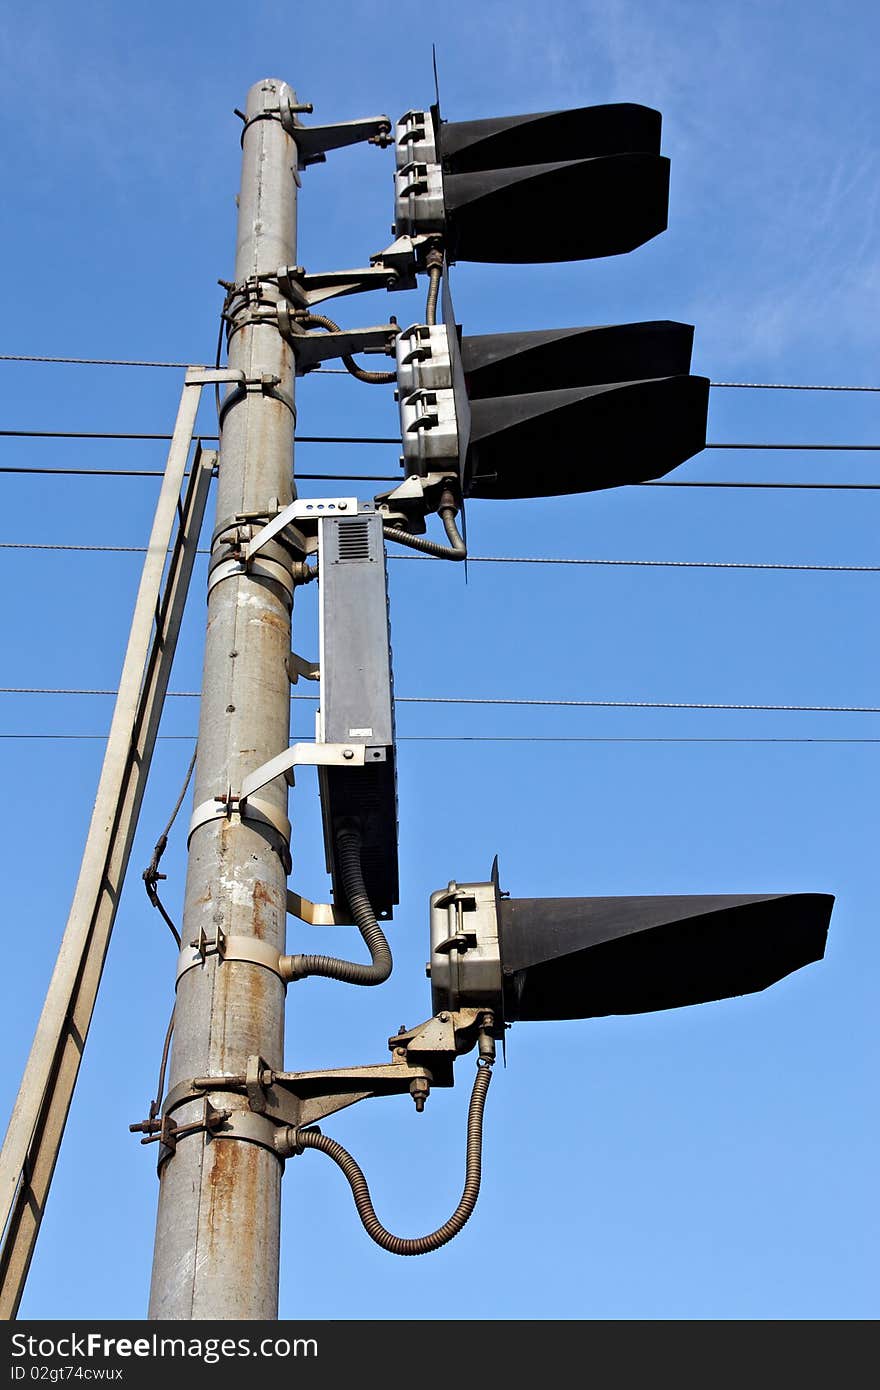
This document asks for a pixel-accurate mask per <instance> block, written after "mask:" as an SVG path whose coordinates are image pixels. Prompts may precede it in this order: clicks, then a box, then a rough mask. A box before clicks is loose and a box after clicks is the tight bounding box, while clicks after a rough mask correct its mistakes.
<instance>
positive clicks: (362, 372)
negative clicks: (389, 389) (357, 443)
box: [303, 314, 398, 444]
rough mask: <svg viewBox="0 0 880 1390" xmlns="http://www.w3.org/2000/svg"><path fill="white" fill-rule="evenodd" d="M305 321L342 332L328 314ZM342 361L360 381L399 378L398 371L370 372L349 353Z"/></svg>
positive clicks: (385, 382) (382, 381)
mask: <svg viewBox="0 0 880 1390" xmlns="http://www.w3.org/2000/svg"><path fill="white" fill-rule="evenodd" d="M303 322H304V327H306V328H324V329H326V330H327V332H328V333H339V332H340V328H339V324H338V323H334V322H333V320H332V319H330V318H328V317H327V315H326V314H309V316H308V318H307V319H305V320H304V321H303ZM342 362H343V365H344V367H345V370H346V371H347V372H349V373H350V375H351V376H353V377H356V378H357V380H358V381H366V382H368V383H369V384H370V385H371V386H389V385H390V384H391V383H392V382H393V381H396V380H397V372H396V371H395V372H370V371H368V370H367V368H366V367H361V366H359V365H358V363H357V362H355V360H354V358H353V357H352V356H351V355H350V354H347V353H343V354H342ZM376 442H377V443H378V442H379V441H378V440H377V441H376ZM382 442H383V443H386V444H387V443H388V440H383V441H382ZM391 442H392V443H397V442H398V441H396V440H392V441H391Z"/></svg>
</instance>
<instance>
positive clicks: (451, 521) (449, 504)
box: [382, 492, 468, 560]
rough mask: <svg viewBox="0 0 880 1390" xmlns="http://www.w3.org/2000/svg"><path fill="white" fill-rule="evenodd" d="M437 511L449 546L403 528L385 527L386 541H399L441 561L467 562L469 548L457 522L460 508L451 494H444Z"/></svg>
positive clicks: (403, 558)
mask: <svg viewBox="0 0 880 1390" xmlns="http://www.w3.org/2000/svg"><path fill="white" fill-rule="evenodd" d="M447 499H448V500H447ZM437 510H438V511H439V513H440V517H441V520H442V522H443V527H444V530H445V531H446V534H447V536H448V537H449V545H448V546H447V545H439V544H438V542H437V541H432V540H429V539H428V538H427V537H426V536H413V535H411V534H410V532H409V531H405V530H404V529H403V528H402V527H401V526H384V527H383V528H382V534H383V535H384V537H385V539H386V540H389V541H397V542H398V544H399V545H406V546H409V548H410V549H411V550H421V551H423V552H424V553H425V554H426V555H433V556H434V557H435V558H437V559H439V560H466V559H467V557H468V553H467V546H466V545H465V543H464V539H463V537H462V534H461V532H460V531H459V529H458V526H457V525H456V522H455V514H456V512H457V511H458V507H457V506H456V505H455V502H454V501H453V499H452V497H451V494H449V493H448V492H447V493H444V496H443V500H442V501H441V503H440V506H439V507H438V508H437ZM392 559H399V560H408V559H415V556H409V555H398V556H392Z"/></svg>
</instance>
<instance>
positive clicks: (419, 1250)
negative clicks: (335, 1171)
mask: <svg viewBox="0 0 880 1390" xmlns="http://www.w3.org/2000/svg"><path fill="white" fill-rule="evenodd" d="M491 1080H492V1069H491V1063H489V1062H488V1061H487V1060H485V1059H483V1058H481V1059H480V1061H479V1062H478V1063H477V1075H476V1077H475V1078H474V1088H473V1091H472V1092H471V1102H470V1105H469V1107H468V1120H467V1153H466V1160H465V1178H464V1190H463V1191H462V1194H461V1200H460V1201H459V1204H458V1206H457V1207H456V1208H455V1211H454V1212H453V1213H452V1215H451V1216H450V1218H449V1220H448V1221H444V1223H443V1225H442V1226H440V1227H438V1229H437V1230H436V1231H432V1232H431V1233H430V1234H429V1235H426V1236H415V1237H412V1238H407V1237H405V1236H395V1235H392V1234H391V1232H390V1231H387V1230H386V1229H385V1227H384V1226H383V1225H382V1223H381V1221H380V1220H379V1218H378V1217H377V1215H376V1213H375V1211H374V1209H373V1203H372V1200H371V1198H370V1189H369V1187H368V1186H367V1180H366V1178H365V1177H364V1175H363V1172H362V1171H361V1169H360V1167H359V1166H358V1164H357V1163H356V1162H355V1160H354V1159H353V1158H352V1156H351V1154H350V1153H349V1152H348V1150H347V1149H344V1148H343V1147H342V1145H341V1144H340V1143H338V1142H337V1141H336V1140H335V1139H331V1138H330V1137H329V1136H328V1135H326V1134H322V1133H321V1131H320V1130H318V1129H300V1130H298V1131H297V1134H296V1142H297V1146H298V1147H300V1148H303V1149H319V1150H320V1151H321V1153H325V1154H326V1155H327V1157H328V1158H332V1159H333V1162H334V1163H336V1164H338V1166H339V1167H340V1168H341V1169H342V1171H343V1173H344V1174H345V1177H346V1179H347V1181H348V1184H349V1186H350V1188H351V1192H352V1196H353V1197H354V1204H355V1206H356V1207H357V1213H358V1216H359V1217H360V1219H361V1222H362V1223H363V1227H364V1230H365V1231H366V1233H367V1235H368V1236H369V1237H370V1239H371V1240H374V1241H375V1242H376V1244H377V1245H381V1247H382V1249H383V1250H388V1251H389V1252H390V1253H391V1254H392V1255H429V1254H430V1253H431V1251H432V1250H439V1249H440V1247H441V1245H446V1244H447V1243H448V1242H449V1241H450V1240H452V1239H453V1237H454V1236H457V1235H458V1233H459V1231H460V1230H461V1229H462V1227H463V1226H464V1224H465V1222H466V1221H467V1220H468V1219H469V1217H470V1216H471V1215H472V1213H473V1210H474V1207H475V1206H476V1205H477V1198H478V1197H479V1195H480V1177H481V1171H482V1148H483V1112H484V1110H485V1106H486V1095H487V1092H488V1090H489V1082H490V1081H491Z"/></svg>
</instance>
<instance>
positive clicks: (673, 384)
mask: <svg viewBox="0 0 880 1390" xmlns="http://www.w3.org/2000/svg"><path fill="white" fill-rule="evenodd" d="M443 320H444V321H443V323H442V324H440V325H436V326H429V325H427V324H416V325H414V326H413V327H412V328H409V329H406V330H404V332H403V333H401V334H400V335H399V337H398V340H397V377H398V397H399V402H400V420H401V438H402V441H403V456H404V463H405V467H406V470H407V473H408V474H410V475H417V476H419V477H420V478H422V479H425V480H427V479H429V478H430V477H431V476H432V475H433V476H437V475H438V474H439V473H442V472H443V470H444V469H445V470H446V472H447V473H449V474H451V475H453V476H455V477H456V478H457V479H458V481H459V485H460V488H461V492H462V495H463V496H464V497H486V498H511V497H552V496H557V495H559V494H562V493H575V492H592V491H595V490H597V489H599V488H608V487H619V486H621V485H622V484H625V483H638V482H645V481H647V480H648V479H651V478H659V477H662V476H663V475H664V474H666V473H668V472H670V471H671V469H673V468H676V467H677V466H678V465H679V464H680V463H683V462H684V461H685V459H688V458H690V457H692V455H693V454H696V453H699V451H700V450H701V449H703V448H704V447H705V443H706V418H707V413H708V407H709V382H708V380H707V379H706V378H705V377H698V376H691V375H689V371H690V359H691V346H692V342H693V329H692V328H691V327H690V326H689V325H687V324H682V323H669V322H655V323H630V324H615V325H610V326H605V327H594V328H558V329H543V330H538V331H536V332H523V333H495V334H488V335H481V336H478V337H468V336H464V337H462V336H460V335H459V332H458V329H457V326H456V324H455V314H454V310H453V308H452V300H451V296H450V293H449V283H448V277H445V278H444V292H443Z"/></svg>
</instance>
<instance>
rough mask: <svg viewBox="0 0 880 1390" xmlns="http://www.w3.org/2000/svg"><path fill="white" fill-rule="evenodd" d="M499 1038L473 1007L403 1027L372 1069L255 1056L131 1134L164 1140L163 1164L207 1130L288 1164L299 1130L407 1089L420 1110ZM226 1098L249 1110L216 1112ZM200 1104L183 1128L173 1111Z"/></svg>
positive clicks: (193, 1089)
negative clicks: (300, 1066) (298, 1066)
mask: <svg viewBox="0 0 880 1390" xmlns="http://www.w3.org/2000/svg"><path fill="white" fill-rule="evenodd" d="M496 1035H497V1029H496V1026H495V1019H494V1015H493V1014H492V1012H491V1010H486V1009H476V1008H470V1009H459V1010H457V1011H455V1012H443V1013H439V1014H437V1015H436V1016H435V1017H434V1018H429V1019H428V1020H427V1021H426V1022H425V1023H421V1024H419V1025H418V1026H417V1027H416V1028H411V1029H409V1030H407V1029H401V1031H400V1032H399V1033H397V1034H395V1035H394V1036H393V1037H391V1038H389V1039H388V1046H389V1048H390V1050H391V1054H392V1060H391V1061H390V1062H380V1063H378V1064H377V1065H373V1066H360V1067H339V1068H334V1069H331V1070H328V1071H291V1072H286V1071H274V1070H273V1069H272V1068H271V1067H269V1066H267V1064H266V1062H265V1061H264V1059H263V1058H262V1057H260V1056H257V1055H254V1056H252V1057H248V1058H247V1061H246V1063H245V1070H244V1071H243V1072H240V1073H237V1074H235V1075H221V1076H197V1077H194V1078H193V1079H192V1080H191V1081H182V1082H180V1083H179V1084H178V1085H177V1086H175V1087H173V1088H172V1090H171V1091H169V1093H168V1095H167V1096H166V1097H165V1102H164V1104H163V1106H162V1115H161V1117H158V1116H157V1117H153V1116H151V1117H150V1119H149V1120H144V1121H142V1123H141V1124H137V1125H131V1126H130V1128H131V1130H132V1131H136V1132H143V1133H144V1134H145V1135H146V1136H147V1137H146V1138H144V1139H143V1140H142V1142H143V1143H150V1142H152V1141H153V1140H156V1139H158V1140H160V1141H161V1148H160V1154H159V1164H160V1166H161V1164H162V1163H163V1162H164V1161H165V1159H167V1158H169V1157H171V1155H172V1154H173V1153H174V1149H175V1146H176V1143H177V1141H178V1139H180V1138H181V1137H182V1136H183V1135H185V1134H193V1133H196V1132H198V1131H200V1130H204V1131H205V1132H206V1133H207V1135H208V1137H209V1138H210V1139H211V1140H216V1139H238V1140H245V1141H247V1142H248V1143H253V1144H261V1145H263V1147H265V1148H268V1149H271V1150H272V1151H273V1152H274V1153H276V1154H277V1155H278V1157H279V1158H285V1157H288V1156H289V1155H290V1154H292V1153H296V1152H298V1150H297V1147H296V1131H297V1129H300V1128H302V1127H303V1126H305V1125H309V1124H314V1123H315V1122H316V1121H318V1120H322V1119H324V1118H325V1117H326V1116H327V1115H333V1114H335V1113H336V1112H337V1111H339V1110H344V1109H346V1108H347V1107H348V1106H350V1105H355V1104H356V1103H357V1102H358V1101H361V1100H368V1099H370V1098H371V1097H372V1096H393V1095H403V1094H406V1092H407V1091H408V1092H409V1093H410V1095H411V1096H412V1098H413V1100H414V1101H415V1104H416V1108H417V1109H418V1110H421V1109H422V1108H423V1107H424V1103H425V1100H426V1099H427V1097H428V1095H429V1094H430V1089H431V1087H432V1086H441V1087H447V1086H452V1085H453V1083H454V1077H453V1064H454V1061H455V1058H456V1057H458V1056H461V1055H463V1054H464V1053H466V1052H470V1051H471V1050H472V1049H473V1048H474V1047H475V1046H477V1045H479V1049H480V1055H481V1056H482V1057H484V1058H486V1059H487V1060H491V1059H493V1058H494V1041H493V1039H494V1037H495V1036H496ZM223 1093H231V1094H236V1095H239V1096H241V1097H242V1098H244V1099H246V1100H247V1105H248V1109H247V1110H241V1109H233V1110H219V1109H216V1108H215V1107H214V1105H213V1104H212V1103H211V1101H210V1100H209V1095H214V1096H215V1097H216V1096H217V1095H218V1094H223ZM194 1101H195V1102H202V1110H201V1114H200V1115H199V1116H198V1118H197V1119H196V1120H195V1121H193V1122H192V1123H188V1124H182V1125H178V1124H177V1123H176V1122H175V1121H174V1119H173V1118H172V1117H173V1114H174V1112H175V1111H177V1110H179V1109H180V1108H181V1107H182V1106H185V1105H189V1104H191V1103H192V1102H194Z"/></svg>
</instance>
